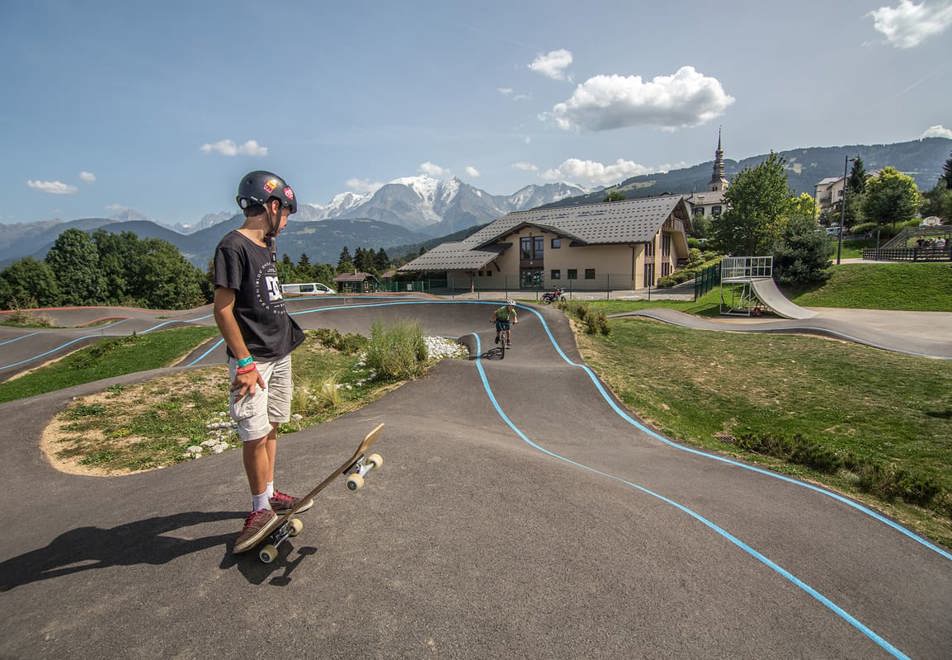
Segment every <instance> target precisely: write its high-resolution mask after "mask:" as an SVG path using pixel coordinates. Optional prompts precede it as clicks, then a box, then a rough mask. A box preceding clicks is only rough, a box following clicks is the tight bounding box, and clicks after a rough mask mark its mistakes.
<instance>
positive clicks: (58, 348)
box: [0, 335, 95, 370]
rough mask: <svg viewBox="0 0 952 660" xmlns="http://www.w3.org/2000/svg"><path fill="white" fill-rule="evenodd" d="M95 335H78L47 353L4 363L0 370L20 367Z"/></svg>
mask: <svg viewBox="0 0 952 660" xmlns="http://www.w3.org/2000/svg"><path fill="white" fill-rule="evenodd" d="M93 336H95V335H87V336H85V337H77V338H76V339H73V340H71V341H68V342H66V343H65V344H60V345H59V346H57V347H56V348H51V349H50V350H48V351H46V352H45V353H40V354H39V355H34V356H33V357H31V358H27V359H26V360H20V361H19V362H13V363H11V364H5V365H3V366H0V370H3V369H9V368H10V367H18V366H20V365H21V364H27V363H29V362H33V361H34V360H39V359H40V358H41V357H44V356H46V355H49V354H50V353H55V352H56V351H59V350H61V349H64V348H66V347H67V346H72V345H73V344H75V343H76V342H78V341H82V340H84V339H88V338H89V337H93Z"/></svg>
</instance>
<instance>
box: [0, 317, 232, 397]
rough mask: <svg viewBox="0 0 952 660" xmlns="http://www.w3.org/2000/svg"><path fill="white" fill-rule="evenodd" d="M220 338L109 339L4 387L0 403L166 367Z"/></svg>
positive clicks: (208, 332) (201, 334)
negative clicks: (201, 345) (198, 347)
mask: <svg viewBox="0 0 952 660" xmlns="http://www.w3.org/2000/svg"><path fill="white" fill-rule="evenodd" d="M217 334H218V330H217V329H215V328H207V327H200V326H195V327H189V328H172V329H169V330H161V331H157V332H152V333H149V334H146V335H129V336H126V337H115V338H111V339H105V340H102V341H100V342H98V343H96V344H93V345H92V346H87V347H85V348H82V349H80V350H78V351H75V352H73V353H70V354H69V355H67V356H65V357H64V358H63V359H62V360H57V361H56V362H54V363H52V364H49V365H47V366H45V367H40V368H39V369H36V370H35V371H31V372H30V373H27V374H25V375H23V376H20V377H18V378H14V379H13V380H9V381H7V382H5V383H0V403H2V402H4V401H13V400H14V399H22V398H24V397H28V396H36V395H37V394H44V393H46V392H52V391H54V390H60V389H63V388H66V387H72V386H73V385H82V384H83V383H89V382H92V381H94V380H100V379H102V378H112V377H113V376H122V375H123V374H128V373H133V372H135V371H145V370H147V369H157V368H159V367H166V366H169V365H170V364H172V363H174V362H175V361H176V360H177V359H180V358H181V357H182V356H183V355H185V354H187V353H188V352H189V351H190V350H192V349H193V348H195V347H196V346H198V345H200V344H201V343H202V342H204V341H206V340H208V339H210V338H212V337H214V336H216V335H217Z"/></svg>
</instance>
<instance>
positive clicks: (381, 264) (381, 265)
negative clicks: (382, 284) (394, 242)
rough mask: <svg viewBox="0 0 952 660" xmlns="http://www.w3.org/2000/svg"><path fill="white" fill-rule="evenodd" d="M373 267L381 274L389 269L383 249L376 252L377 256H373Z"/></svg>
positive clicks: (388, 262) (388, 261) (387, 259)
mask: <svg viewBox="0 0 952 660" xmlns="http://www.w3.org/2000/svg"><path fill="white" fill-rule="evenodd" d="M374 266H375V267H376V268H377V270H378V271H379V272H381V273H382V272H383V271H385V270H387V269H388V268H390V257H388V256H387V252H386V251H385V250H384V249H383V248H380V249H379V250H377V254H375V255H374Z"/></svg>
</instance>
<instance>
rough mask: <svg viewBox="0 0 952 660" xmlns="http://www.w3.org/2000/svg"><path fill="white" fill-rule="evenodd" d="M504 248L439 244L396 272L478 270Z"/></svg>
mask: <svg viewBox="0 0 952 660" xmlns="http://www.w3.org/2000/svg"><path fill="white" fill-rule="evenodd" d="M506 247H508V246H503V245H500V246H494V247H492V248H487V249H481V250H477V249H474V246H472V245H467V244H465V243H441V244H440V245H437V246H436V247H435V248H433V249H432V250H430V251H428V252H427V253H425V254H423V255H421V256H419V257H417V258H416V259H414V260H413V261H411V262H410V263H408V264H405V265H403V266H401V267H400V268H399V269H398V270H400V271H408V270H412V271H427V270H479V269H480V268H482V267H483V266H485V265H486V264H488V263H489V262H490V261H492V260H493V259H495V258H496V257H498V256H499V255H500V254H501V253H502V252H503V251H504V250H505V249H506Z"/></svg>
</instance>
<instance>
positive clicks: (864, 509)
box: [293, 300, 952, 561]
mask: <svg viewBox="0 0 952 660" xmlns="http://www.w3.org/2000/svg"><path fill="white" fill-rule="evenodd" d="M499 303H500V301H498V300H496V301H483V300H421V301H394V302H389V303H371V304H369V305H338V306H331V307H319V308H315V309H310V310H302V311H299V312H294V313H293V314H310V313H316V312H323V311H328V310H340V309H356V308H362V307H387V306H391V305H459V304H471V305H498V304H499ZM516 306H517V307H519V308H520V309H524V310H526V311H528V312H531V313H532V314H534V315H535V316H536V317H537V318H538V319H539V321H540V322H541V323H542V328H543V330H545V333H546V335H547V336H548V338H549V341H550V343H551V344H552V346H553V347H554V348H555V350H556V352H557V353H558V354H559V357H561V358H562V360H563V361H565V363H566V364H568V365H570V366H573V367H577V368H579V369H582V370H583V371H585V373H586V375H588V377H589V379H590V380H591V381H592V383H593V384H594V385H595V388H596V390H597V391H598V393H599V394H600V395H601V396H602V398H603V399H604V400H605V401H606V402H607V403H608V405H609V406H611V408H612V410H614V411H615V413H616V414H617V415H618V416H619V417H621V418H622V419H623V420H625V421H626V422H628V423H629V424H631V425H632V426H634V427H635V428H636V429H638V430H639V431H641V432H642V433H644V434H646V435H648V436H650V437H652V438H654V439H655V440H658V441H659V442H662V443H664V444H666V445H668V446H669V447H671V448H673V449H677V450H679V451H683V452H687V453H689V454H694V455H695V456H702V457H704V458H710V459H712V460H715V461H720V462H721V463H726V464H728V465H733V466H735V467H738V468H741V469H744V470H748V471H750V472H756V473H757V474H760V475H763V476H765V477H770V478H771V479H779V480H780V481H783V482H786V483H788V484H791V485H793V486H797V487H799V488H806V489H807V490H811V491H813V492H815V493H818V494H820V495H823V496H826V497H829V498H832V499H834V500H836V501H837V502H840V503H842V504H845V505H846V506H848V507H850V508H852V509H854V510H855V511H858V512H860V513H862V514H864V515H867V516H869V517H871V518H873V519H874V520H877V521H879V522H881V523H883V524H884V525H886V526H888V527H891V528H892V529H894V530H896V531H897V532H899V533H900V534H902V535H904V536H906V537H907V538H909V539H911V540H913V541H915V542H916V543H919V544H920V545H922V546H924V547H926V548H928V549H929V550H932V551H933V552H935V553H936V554H938V555H940V556H941V557H944V558H945V559H948V560H950V561H952V553H949V552H948V551H946V550H944V549H943V548H940V547H939V546H937V545H936V544H934V543H932V542H931V541H929V540H928V539H925V538H923V537H921V536H919V535H918V534H916V533H914V532H912V531H910V530H908V529H906V528H905V527H903V526H902V525H900V524H899V523H897V522H895V521H893V520H890V519H889V518H887V517H886V516H883V515H881V514H879V513H877V512H876V511H873V510H872V509H869V508H867V507H865V506H863V505H862V504H859V503H858V502H854V501H853V500H850V499H849V498H846V497H843V496H842V495H839V494H837V493H834V492H832V491H829V490H826V489H824V488H820V487H819V486H815V485H813V484H810V483H806V482H804V481H797V480H796V479H793V478H791V477H787V476H785V475H782V474H778V473H776V472H771V471H769V470H765V469H763V468H759V467H755V466H753V465H747V464H745V463H741V462H740V461H735V460H733V459H730V458H726V457H724V456H718V455H717V454H710V453H708V452H705V451H701V450H699V449H694V448H692V447H686V446H684V445H681V444H679V443H677V442H674V441H673V440H670V439H668V438H666V437H664V436H663V435H661V434H660V433H658V432H657V431H655V430H653V429H651V428H649V427H647V426H645V425H644V424H642V423H641V422H639V421H638V420H636V419H634V418H632V417H631V416H630V415H629V414H628V413H627V412H625V411H624V410H622V409H621V408H620V407H619V406H618V404H616V403H615V400H614V398H612V396H611V395H610V394H609V393H608V392H606V391H605V388H604V387H603V386H602V384H601V381H599V379H598V376H596V375H595V373H594V372H593V371H592V370H591V368H589V367H588V366H587V365H584V364H578V363H576V362H573V361H572V360H571V359H569V357H568V356H567V355H566V354H565V352H564V351H563V350H562V347H561V346H560V345H559V342H558V341H556V339H555V337H554V336H553V335H552V331H551V330H550V329H549V325H548V323H546V322H545V319H544V318H543V317H542V315H541V314H540V313H539V312H538V311H537V310H535V309H532V308H531V307H526V306H525V305H523V304H517V305H516Z"/></svg>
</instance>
